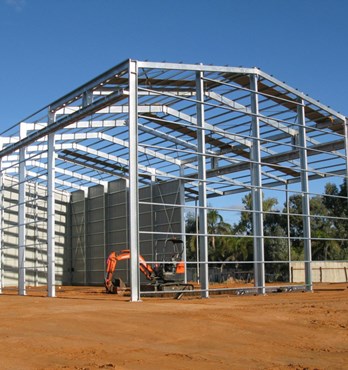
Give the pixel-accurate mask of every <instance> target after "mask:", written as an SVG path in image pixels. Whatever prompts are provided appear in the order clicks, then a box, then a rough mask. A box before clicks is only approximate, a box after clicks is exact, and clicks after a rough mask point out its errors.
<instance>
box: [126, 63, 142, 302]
mask: <svg viewBox="0 0 348 370" xmlns="http://www.w3.org/2000/svg"><path fill="white" fill-rule="evenodd" d="M137 93H138V67H137V62H136V61H133V60H130V61H129V100H128V104H129V115H128V117H129V246H130V253H131V258H130V283H131V301H132V302H139V301H140V276H139V188H138V186H139V183H138V180H139V179H138V110H137V107H138V94H137Z"/></svg>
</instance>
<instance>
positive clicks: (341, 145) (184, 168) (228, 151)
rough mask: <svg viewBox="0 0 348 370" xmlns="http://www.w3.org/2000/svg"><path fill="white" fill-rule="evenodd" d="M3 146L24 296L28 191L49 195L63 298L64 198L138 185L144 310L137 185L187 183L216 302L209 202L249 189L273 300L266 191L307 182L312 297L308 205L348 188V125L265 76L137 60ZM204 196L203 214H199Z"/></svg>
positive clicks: (258, 250)
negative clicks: (330, 190) (319, 190)
mask: <svg viewBox="0 0 348 370" xmlns="http://www.w3.org/2000/svg"><path fill="white" fill-rule="evenodd" d="M0 145H1V151H0V161H1V162H0V163H1V177H0V178H1V179H2V178H3V175H4V174H6V175H8V176H13V177H15V178H17V179H18V184H19V201H18V202H19V208H18V213H19V218H18V220H19V229H18V233H19V241H18V245H19V256H18V268H19V294H22V295H24V294H26V290H25V266H26V262H25V248H26V241H25V233H26V227H27V224H26V216H25V215H26V190H25V184H26V183H27V182H37V183H39V184H41V185H43V186H46V187H47V240H48V243H47V256H48V259H47V276H48V280H47V281H48V295H49V296H52V297H53V296H55V228H54V225H55V211H54V203H55V197H54V193H55V192H56V191H57V190H59V191H67V192H71V191H73V190H75V189H87V188H88V187H90V186H91V185H93V184H104V185H105V184H106V183H107V182H109V181H112V180H115V179H116V178H124V179H127V180H128V181H129V215H130V219H129V220H130V225H131V227H130V233H129V238H130V239H129V243H130V249H131V255H132V259H131V269H130V271H131V300H132V301H139V300H140V298H141V291H140V283H139V281H140V278H139V270H138V262H137V261H138V257H139V253H140V247H139V235H140V233H141V231H140V229H139V203H140V202H139V197H138V194H139V187H141V186H143V185H147V184H150V183H151V181H154V180H155V181H170V180H173V179H181V180H182V182H183V183H184V184H185V186H184V187H183V189H184V193H183V195H182V202H183V200H184V199H186V201H187V203H188V204H187V205H186V207H187V208H188V209H194V208H195V207H196V208H197V209H198V212H199V231H198V236H199V252H200V253H199V255H200V259H199V261H197V263H199V264H200V266H201V267H200V279H201V280H200V282H201V292H202V297H209V291H210V287H209V269H208V266H209V264H210V263H212V261H209V259H208V237H209V236H212V234H211V233H210V234H209V230H208V227H207V211H208V210H209V206H208V203H207V200H208V199H209V198H216V197H219V196H227V195H233V194H239V193H243V192H250V191H251V194H252V205H253V207H252V210H250V213H251V214H252V219H253V240H254V261H253V262H254V276H255V281H254V284H255V288H256V289H257V291H258V293H260V294H263V293H264V292H265V263H267V261H265V257H264V240H265V238H267V236H264V234H263V215H264V211H263V209H262V200H263V194H264V192H265V191H269V190H274V189H279V188H281V187H282V186H284V185H286V191H284V192H286V194H287V195H288V191H289V190H288V186H289V185H291V184H297V183H299V184H301V186H300V188H299V189H298V190H293V191H294V193H296V192H298V193H300V194H302V196H303V198H302V199H303V203H302V208H303V212H302V215H301V217H302V219H303V230H304V233H303V237H302V238H301V239H302V241H303V243H304V256H305V257H304V262H305V266H306V269H305V271H306V279H305V280H306V281H305V285H306V289H307V290H308V291H311V290H312V279H311V240H312V236H311V223H310V218H311V213H310V208H309V201H310V197H311V196H313V195H315V192H313V191H312V192H310V188H309V184H310V182H311V181H314V180H316V179H322V178H336V179H339V180H341V181H343V180H345V181H346V180H347V173H348V169H347V163H348V160H347V151H348V148H347V118H346V117H345V116H344V115H342V114H340V113H338V112H336V111H335V110H333V109H332V108H330V107H328V106H325V105H324V104H322V103H320V102H319V101H317V100H315V99H313V98H311V97H309V96H308V95H305V94H304V93H302V92H300V91H298V90H296V89H294V88H292V87H290V86H288V85H287V84H285V83H283V82H280V81H279V80H277V79H275V78H274V77H272V76H270V75H268V74H267V73H265V72H263V71H261V70H260V69H258V68H237V67H226V66H225V67H223V66H211V65H202V64H199V65H194V64H177V63H154V62H147V61H137V60H131V59H129V60H126V61H124V62H123V63H120V64H118V65H116V66H115V67H113V68H111V69H109V70H108V71H106V72H105V73H103V74H101V75H100V76H98V77H96V78H95V79H93V80H91V81H89V82H88V83H86V84H84V85H82V86H80V87H79V88H77V89H75V90H74V91H72V92H70V93H68V94H67V95H65V96H63V97H62V98H60V99H58V100H56V101H54V102H52V103H51V104H49V105H48V106H46V107H44V108H43V109H42V110H40V111H38V112H36V113H34V114H33V115H32V116H29V117H28V118H26V119H25V120H24V121H23V122H20V123H19V124H17V125H14V126H12V127H11V128H9V129H7V130H6V131H4V132H3V133H2V134H1V143H0ZM282 191H283V190H282ZM1 196H2V194H1ZM1 199H2V198H1ZM196 199H198V200H199V204H198V206H195V207H194V206H190V205H189V204H190V202H191V201H194V200H196ZM345 201H347V197H345ZM143 203H144V204H145V202H143ZM181 207H182V209H184V208H185V204H181ZM227 208H228V207H227ZM227 208H225V207H223V208H221V209H223V210H226V209H227ZM229 209H230V210H231V211H235V209H233V207H229ZM2 212H3V208H2ZM287 216H289V215H287ZM312 217H313V215H312ZM1 225H2V226H1V244H0V247H1V259H0V261H3V258H2V256H3V247H4V242H3V232H4V226H3V223H1ZM231 237H233V236H232V235H231ZM268 237H269V236H268ZM220 262H221V261H220ZM287 262H289V261H287ZM215 263H216V261H215ZM1 267H2V266H1ZM2 286H3V269H2V268H1V283H0V289H1V287H2Z"/></svg>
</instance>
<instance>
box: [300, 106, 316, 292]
mask: <svg viewBox="0 0 348 370" xmlns="http://www.w3.org/2000/svg"><path fill="white" fill-rule="evenodd" d="M297 115H298V123H299V132H298V133H299V145H300V164H301V192H302V219H303V241H304V258H305V285H306V290H307V291H310V292H311V291H312V290H313V286H312V269H311V263H312V241H311V220H310V207H309V183H308V162H307V140H306V117H305V106H304V101H303V99H299V105H298V106H297Z"/></svg>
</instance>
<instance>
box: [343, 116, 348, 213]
mask: <svg viewBox="0 0 348 370" xmlns="http://www.w3.org/2000/svg"><path fill="white" fill-rule="evenodd" d="M343 125H344V146H345V155H346V178H345V180H346V189H347V194H346V197H347V207H348V119H346V120H345V122H344V124H343Z"/></svg>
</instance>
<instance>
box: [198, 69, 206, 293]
mask: <svg viewBox="0 0 348 370" xmlns="http://www.w3.org/2000/svg"><path fill="white" fill-rule="evenodd" d="M196 91H197V93H196V96H197V108H196V109H197V126H198V127H199V130H197V131H198V132H197V147H198V156H197V161H198V184H199V185H198V192H199V194H198V204H199V255H200V283H201V289H202V293H201V296H202V298H209V264H208V236H207V235H208V225H207V224H208V220H207V177H206V157H205V117H204V85H203V72H197V73H196Z"/></svg>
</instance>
